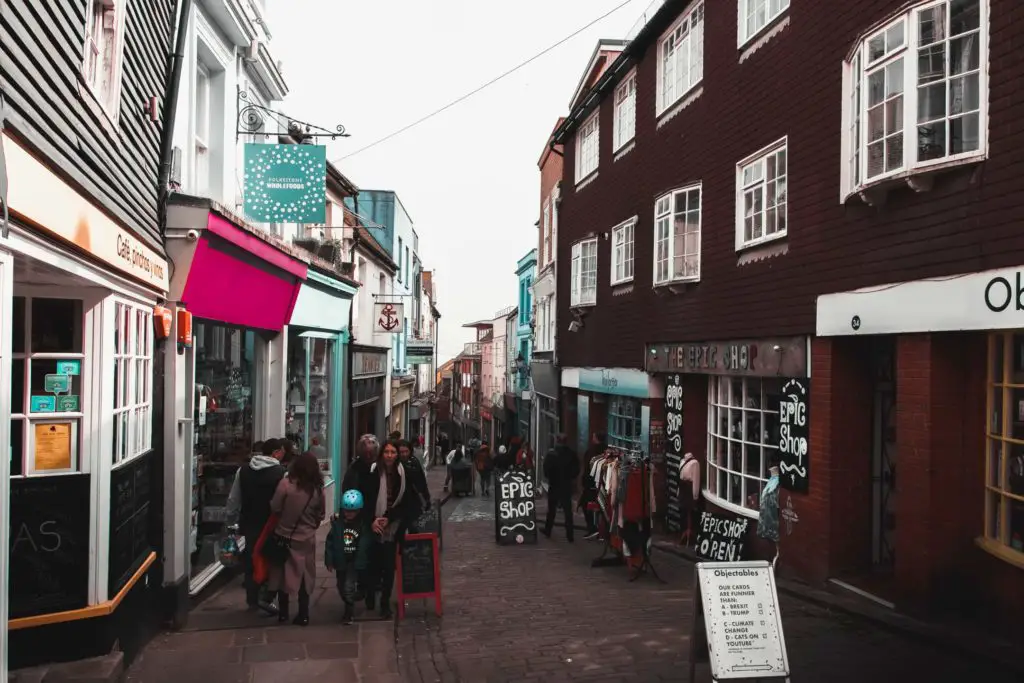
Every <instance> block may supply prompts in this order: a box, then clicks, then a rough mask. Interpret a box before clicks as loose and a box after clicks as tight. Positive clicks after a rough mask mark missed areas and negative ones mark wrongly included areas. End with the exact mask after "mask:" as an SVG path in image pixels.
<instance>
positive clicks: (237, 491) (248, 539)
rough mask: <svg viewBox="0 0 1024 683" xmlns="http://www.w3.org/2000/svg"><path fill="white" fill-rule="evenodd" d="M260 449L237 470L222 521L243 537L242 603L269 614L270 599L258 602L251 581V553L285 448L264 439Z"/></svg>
mask: <svg viewBox="0 0 1024 683" xmlns="http://www.w3.org/2000/svg"><path fill="white" fill-rule="evenodd" d="M261 450H262V453H261V454H259V455H254V456H252V458H251V459H250V460H249V462H248V464H246V465H243V466H242V467H240V468H238V474H237V475H235V481H234V483H233V484H232V485H231V492H230V493H229V494H228V503H227V517H226V522H227V525H228V526H229V527H230V526H235V525H236V524H237V526H238V531H239V533H241V534H242V536H243V537H244V538H245V555H244V558H243V562H244V567H245V602H246V604H247V605H248V606H249V608H250V609H251V608H256V607H260V608H262V609H264V610H266V611H268V612H273V611H275V608H274V607H273V604H272V603H271V602H270V600H261V599H260V586H259V585H257V584H256V582H255V581H254V580H253V564H252V553H253V549H254V548H256V541H258V540H259V537H260V534H261V533H262V532H263V527H264V526H266V524H267V520H268V519H269V518H270V500H271V499H272V498H273V497H274V491H276V490H277V485H278V484H279V483H280V481H281V479H282V478H283V477H284V474H285V468H284V466H283V465H282V464H281V460H282V458H284V456H285V453H286V452H287V448H286V444H285V443H284V439H267V440H266V441H263V442H262V443H261Z"/></svg>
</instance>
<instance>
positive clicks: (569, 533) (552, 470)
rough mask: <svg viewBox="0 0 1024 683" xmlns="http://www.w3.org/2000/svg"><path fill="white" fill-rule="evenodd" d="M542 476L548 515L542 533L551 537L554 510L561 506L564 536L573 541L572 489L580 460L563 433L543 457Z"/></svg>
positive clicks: (578, 471) (578, 473) (578, 472)
mask: <svg viewBox="0 0 1024 683" xmlns="http://www.w3.org/2000/svg"><path fill="white" fill-rule="evenodd" d="M544 476H545V477H546V478H547V480H548V515H547V520H545V522H544V529H543V531H542V533H543V534H544V535H545V536H547V537H548V538H551V530H552V528H553V527H554V526H555V512H556V510H557V509H558V508H562V511H563V513H564V514H565V537H566V539H567V540H568V541H569V542H570V543H572V542H573V540H574V539H573V526H572V491H573V486H574V484H575V482H576V478H577V477H578V476H580V461H579V458H577V457H576V451H574V450H572V449H571V448H569V440H568V438H567V437H566V436H565V434H559V435H558V438H557V440H556V443H555V447H554V448H552V449H551V450H550V451H548V454H547V455H546V456H545V457H544Z"/></svg>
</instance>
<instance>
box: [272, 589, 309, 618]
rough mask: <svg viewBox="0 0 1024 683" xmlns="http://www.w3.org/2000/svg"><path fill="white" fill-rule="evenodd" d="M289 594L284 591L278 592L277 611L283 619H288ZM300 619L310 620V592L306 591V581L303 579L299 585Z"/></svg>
mask: <svg viewBox="0 0 1024 683" xmlns="http://www.w3.org/2000/svg"><path fill="white" fill-rule="evenodd" d="M288 603H289V599H288V594H287V593H285V592H284V591H278V592H277V609H278V614H279V615H280V616H281V617H285V618H287V617H288ZM298 616H299V617H305V618H306V619H308V618H309V591H308V590H306V579H302V584H300V585H299V614H298Z"/></svg>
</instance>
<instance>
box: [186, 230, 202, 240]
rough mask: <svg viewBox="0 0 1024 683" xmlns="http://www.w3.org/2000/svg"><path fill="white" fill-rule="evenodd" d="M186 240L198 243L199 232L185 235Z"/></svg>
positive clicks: (192, 231) (195, 231)
mask: <svg viewBox="0 0 1024 683" xmlns="http://www.w3.org/2000/svg"><path fill="white" fill-rule="evenodd" d="M185 239H187V240H188V241H189V242H198V241H199V231H198V230H189V231H188V232H187V233H185Z"/></svg>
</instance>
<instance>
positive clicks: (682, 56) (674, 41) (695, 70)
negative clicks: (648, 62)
mask: <svg viewBox="0 0 1024 683" xmlns="http://www.w3.org/2000/svg"><path fill="white" fill-rule="evenodd" d="M704 20H705V17H704V2H703V0H701V2H697V3H695V4H693V5H691V7H690V9H688V10H687V11H686V12H685V13H684V14H683V15H682V16H681V17H679V19H678V20H677V21H676V22H675V23H674V24H673V25H672V27H671V28H670V29H669V30H667V31H665V33H663V34H662V36H661V38H660V39H659V40H658V52H657V60H658V81H657V89H656V95H657V97H656V98H655V115H656V116H661V115H662V114H664V113H665V112H666V111H668V110H669V109H670V108H671V107H672V105H674V104H675V103H676V102H678V101H680V100H681V99H683V97H685V96H686V95H687V94H688V93H690V92H691V91H692V90H693V89H694V88H696V87H697V86H698V85H700V83H701V82H702V81H703V80H704ZM682 69H685V71H686V78H685V80H682V81H680V80H678V79H676V78H675V75H676V73H677V70H682ZM670 84H671V87H668V86H669V85H670Z"/></svg>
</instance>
